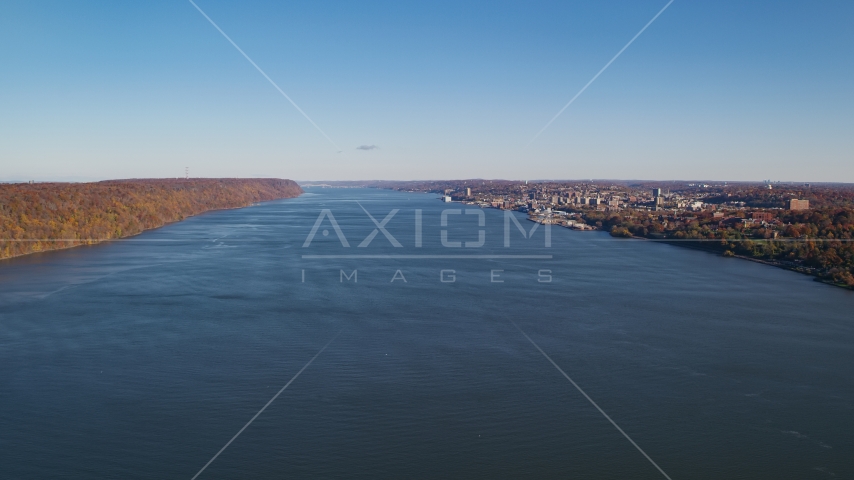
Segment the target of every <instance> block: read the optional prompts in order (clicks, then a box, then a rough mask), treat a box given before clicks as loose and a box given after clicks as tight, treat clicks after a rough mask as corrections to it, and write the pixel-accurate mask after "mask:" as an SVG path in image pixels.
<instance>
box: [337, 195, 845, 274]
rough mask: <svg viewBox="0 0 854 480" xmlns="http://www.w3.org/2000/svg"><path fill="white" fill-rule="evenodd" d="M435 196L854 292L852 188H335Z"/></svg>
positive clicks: (540, 221) (444, 199) (446, 200)
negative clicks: (737, 260)
mask: <svg viewBox="0 0 854 480" xmlns="http://www.w3.org/2000/svg"><path fill="white" fill-rule="evenodd" d="M330 185H335V186H364V187H373V188H389V189H394V190H399V191H407V192H429V193H435V194H437V196H438V197H439V198H440V199H441V200H443V201H445V202H461V203H464V204H470V205H477V206H479V207H482V208H499V209H503V210H517V211H520V212H524V213H526V214H527V215H528V218H529V219H530V220H531V221H535V222H539V223H549V224H553V225H558V226H563V227H566V228H571V229H575V230H605V231H607V232H609V233H610V234H611V235H612V236H615V237H627V238H644V239H651V240H659V241H667V242H673V243H674V244H679V245H682V246H687V247H692V248H700V249H703V250H707V251H713V252H716V253H720V254H722V255H724V256H738V257H742V258H747V259H751V260H755V261H760V262H763V263H768V264H771V265H775V266H779V267H783V268H788V269H791V270H795V271H798V272H802V273H806V274H809V275H813V276H815V277H817V279H819V280H821V281H824V282H827V283H831V284H834V285H838V286H843V287H848V288H852V287H854V243H852V239H854V185H849V184H810V183H792V182H788V183H783V182H772V181H765V182H762V183H731V182H670V181H668V182H647V181H644V182H620V181H536V182H528V181H507V180H477V179H476V180H454V181H412V182H392V181H375V182H330Z"/></svg>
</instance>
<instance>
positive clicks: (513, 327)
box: [0, 187, 854, 480]
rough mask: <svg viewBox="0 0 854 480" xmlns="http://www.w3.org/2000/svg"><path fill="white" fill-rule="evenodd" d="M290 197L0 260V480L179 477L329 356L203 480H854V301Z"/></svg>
mask: <svg viewBox="0 0 854 480" xmlns="http://www.w3.org/2000/svg"><path fill="white" fill-rule="evenodd" d="M306 191H307V193H306V194H305V195H303V196H301V197H299V198H295V199H288V200H281V201H275V202H268V203H264V204H260V205H256V206H252V207H249V208H244V209H238V210H228V211H218V212H210V213H207V214H204V215H200V216H197V217H193V218H190V219H187V220H185V221H183V222H180V223H176V224H172V225H169V226H166V227H163V228H160V229H158V230H153V231H149V232H145V233H143V234H142V235H139V236H137V237H134V238H130V239H126V240H122V241H115V242H110V243H104V244H101V245H97V246H92V247H81V248H75V249H70V250H65V251H58V252H49V253H45V254H38V255H31V256H27V257H21V258H16V259H12V260H7V261H3V262H0V478H4V479H6V478H87V479H116V478H150V479H171V478H175V479H182V478H183V479H190V478H192V477H193V476H194V475H196V474H197V473H198V472H199V471H200V469H202V467H204V466H205V464H207V463H208V461H209V460H211V458H212V457H213V456H214V455H215V454H217V452H218V451H220V449H222V448H223V446H224V445H226V443H227V442H228V441H229V440H230V439H232V437H234V435H235V434H236V433H238V431H240V429H241V428H243V427H244V425H246V424H247V422H248V421H249V420H250V419H252V417H253V416H254V415H255V414H256V413H258V411H259V410H261V408H262V407H264V405H265V404H267V402H268V401H270V399H271V398H273V396H274V395H276V393H277V392H279V391H280V389H281V388H282V387H283V386H285V385H286V384H287V383H288V382H289V381H290V380H291V379H292V378H293V377H294V375H296V374H297V373H298V372H300V370H301V369H302V368H303V367H304V366H305V365H306V364H307V363H308V362H309V361H310V360H311V359H312V358H313V357H314V356H315V355H317V354H318V352H319V351H321V349H322V348H323V347H324V345H327V344H328V347H327V348H326V349H325V350H323V351H322V353H320V354H319V355H317V357H316V359H315V360H314V362H313V363H311V364H310V365H309V366H308V367H307V368H305V369H304V370H303V371H302V373H301V374H300V375H299V376H298V377H297V378H296V379H294V380H293V382H291V383H290V384H289V385H288V387H287V388H286V389H285V390H284V391H282V393H281V395H280V396H278V397H277V398H276V399H275V401H273V402H272V403H271V404H270V405H269V406H268V407H267V408H266V410H264V411H263V412H262V413H261V414H260V415H259V416H258V417H257V418H256V419H255V420H254V422H253V423H251V424H250V425H249V426H248V427H247V428H246V429H245V430H243V431H242V433H241V434H240V435H239V436H238V437H237V438H236V439H235V440H234V441H233V442H232V443H231V444H230V445H229V446H228V448H227V449H225V450H224V451H222V453H221V454H220V455H219V456H218V457H217V458H216V459H215V460H214V461H213V462H211V463H210V465H209V466H208V467H207V468H206V469H205V470H204V471H203V472H201V474H200V475H199V476H198V478H199V479H207V478H211V479H213V478H333V477H336V478H337V477H357V478H378V477H380V478H519V477H529V478H596V479H598V478H638V479H656V478H665V477H664V475H663V474H662V472H661V471H659V470H658V469H657V468H656V467H655V466H654V465H653V463H652V461H654V462H655V464H657V465H658V466H659V467H660V468H661V470H662V471H663V472H666V474H667V475H669V476H670V477H671V478H673V479H674V480H676V479H687V478H692V479H701V478H708V479H723V478H726V479H735V478H743V479H765V478H767V479H779V478H797V479H804V478H816V479H821V478H854V314H852V312H854V292H851V291H846V290H843V289H839V288H835V287H831V286H827V285H823V284H820V283H817V282H814V281H812V279H811V278H810V277H807V276H804V275H800V274H796V273H793V272H788V271H785V270H782V269H777V268H773V267H769V266H765V265H761V264H757V263H753V262H748V261H743V260H738V259H731V258H723V257H720V256H716V255H712V254H709V253H705V252H701V251H695V250H691V249H685V248H680V247H674V246H671V245H666V244H662V243H656V242H650V241H639V240H626V239H616V238H611V237H610V236H609V235H607V234H606V233H603V232H577V231H570V230H567V229H564V228H559V227H554V228H552V229H551V230H550V231H549V234H550V237H551V238H550V243H551V244H550V246H547V245H546V235H545V234H546V228H545V227H543V226H540V227H538V229H537V230H536V231H534V232H533V233H532V234H531V235H530V236H529V238H527V239H526V238H524V236H523V234H522V233H521V231H520V229H519V227H517V225H516V222H518V223H519V225H520V226H521V227H522V228H523V229H524V230H525V231H526V232H527V231H529V230H530V229H531V227H533V226H534V224H533V223H531V222H528V221H527V220H525V218H524V216H522V215H520V214H515V213H514V214H511V215H512V216H513V217H514V218H513V219H510V218H509V217H508V218H505V213H504V212H502V211H499V210H494V209H486V210H481V209H479V208H476V207H466V206H463V205H460V204H445V203H442V202H440V201H439V200H438V199H437V198H436V196H435V195H428V194H416V193H400V192H392V191H384V190H369V189H329V188H317V187H315V188H307V189H306ZM395 209H397V212H396V213H394V214H393V215H392V214H391V213H392V212H393V211H394V210H395ZM444 210H448V211H446V212H445V214H444V216H443V213H442V212H443V211H444ZM457 210H460V212H457ZM366 211H367V212H368V213H370V215H371V216H372V217H373V218H374V220H371V218H370V217H369V216H368V214H366ZM469 211H470V213H465V212H469ZM514 219H515V221H514ZM375 222H376V223H375ZM443 224H444V225H446V226H443ZM315 225H317V228H316V229H313V227H314V226H315ZM377 225H381V226H382V229H380V228H377ZM419 225H420V226H419ZM481 225H482V226H481ZM505 225H506V227H508V228H506V227H505ZM335 227H338V228H337V229H336V228H335ZM383 229H384V230H385V232H384V231H383ZM374 230H376V233H374V234H373V237H372V238H371V234H372V232H374ZM312 231H313V232H314V234H313V235H312ZM443 231H444V233H443ZM339 232H340V235H339ZM386 232H387V233H388V236H386ZM389 237H391V238H389ZM392 239H393V241H392ZM345 242H346V244H347V245H349V246H344V243H345ZM457 242H459V246H457V245H458V243H457ZM505 242H508V243H509V246H505V245H506V243H505ZM394 244H397V245H399V246H394ZM419 244H420V246H418V245H419ZM481 244H482V245H481ZM360 245H362V246H360ZM354 272H355V273H354ZM522 332H524V334H523V333H522ZM525 334H526V335H527V337H529V338H530V341H529V340H528V338H526V336H525ZM336 335H337V336H336ZM330 340H331V341H332V342H331V343H329V342H330ZM534 344H536V345H537V346H539V348H540V349H542V352H540V351H539V350H538V349H537V348H536V347H535V345H534ZM546 355H547V356H548V358H547V357H546ZM549 358H550V359H551V360H552V361H553V362H554V364H552V363H551V362H550V360H549ZM555 365H557V366H558V367H560V368H561V369H562V370H563V372H565V374H566V375H567V376H568V377H569V378H571V379H572V381H574V382H575V384H577V386H578V388H576V387H575V386H574V385H573V383H571V382H570V381H569V380H568V379H567V377H566V376H564V374H562V373H561V371H559V370H558V369H557V368H556V367H555ZM579 389H581V390H583V391H584V393H586V394H587V396H589V399H588V398H586V397H585V396H584V395H583V394H582V393H581V391H580V390H579ZM592 402H595V404H596V405H598V407H599V408H601V410H602V411H603V412H605V413H606V414H607V415H608V416H609V417H610V419H611V420H613V422H614V423H616V425H618V426H619V427H620V428H621V429H622V430H623V432H625V435H626V436H624V435H623V433H621V432H620V430H618V429H617V428H615V426H614V425H613V424H612V423H611V422H610V421H609V420H608V418H606V417H605V416H604V415H603V413H601V412H600V410H598V409H597V408H596V406H594V404H593V403H592ZM627 436H628V437H629V438H631V440H633V441H634V442H635V443H636V444H637V447H638V448H636V447H635V445H633V444H632V443H631V442H630V441H629V440H628V439H627ZM640 449H642V450H643V452H645V453H646V455H648V457H649V459H648V458H647V457H646V456H644V455H643V454H642V452H641V451H640ZM650 459H651V460H650Z"/></svg>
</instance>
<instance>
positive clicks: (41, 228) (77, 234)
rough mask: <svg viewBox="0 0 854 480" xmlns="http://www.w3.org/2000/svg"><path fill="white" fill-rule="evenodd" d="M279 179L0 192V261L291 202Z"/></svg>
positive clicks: (22, 187)
mask: <svg viewBox="0 0 854 480" xmlns="http://www.w3.org/2000/svg"><path fill="white" fill-rule="evenodd" d="M302 193H303V190H302V188H300V186H299V185H298V184H297V183H296V182H294V181H292V180H284V179H271V178H256V179H237V178H222V179H205V178H201V179H132V180H109V181H104V182H94V183H24V184H3V185H0V260H2V259H7V258H13V257H19V256H22V255H28V254H32V253H38V252H46V251H53V250H63V249H67V248H73V247H77V246H81V245H94V244H97V243H101V242H104V241H108V240H116V239H121V238H127V237H131V236H134V235H138V234H140V233H142V232H144V231H146V230H151V229H154V228H159V227H162V226H164V225H167V224H170V223H174V222H178V221H181V220H184V219H185V218H188V217H191V216H194V215H199V214H201V213H205V212H209V211H213V210H224V209H232V208H242V207H247V206H250V205H252V204H255V203H258V202H263V201H269V200H277V199H281V198H293V197H296V196H299V195H300V194H302Z"/></svg>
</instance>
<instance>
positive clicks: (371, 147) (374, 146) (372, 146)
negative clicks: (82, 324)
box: [356, 145, 380, 150]
mask: <svg viewBox="0 0 854 480" xmlns="http://www.w3.org/2000/svg"><path fill="white" fill-rule="evenodd" d="M379 149H380V147H378V146H376V145H359V146H358V147H356V150H379Z"/></svg>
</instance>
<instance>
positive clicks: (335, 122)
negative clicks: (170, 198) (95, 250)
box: [0, 0, 854, 182]
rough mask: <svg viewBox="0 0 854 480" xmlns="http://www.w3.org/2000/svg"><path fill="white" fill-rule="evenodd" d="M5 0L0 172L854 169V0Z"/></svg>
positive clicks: (394, 176) (414, 175)
mask: <svg viewBox="0 0 854 480" xmlns="http://www.w3.org/2000/svg"><path fill="white" fill-rule="evenodd" d="M194 1H195V3H196V4H197V5H198V6H199V7H200V8H201V9H203V10H204V12H205V13H206V14H207V15H209V16H210V18H211V19H212V20H213V21H215V22H216V23H217V24H218V25H219V27H220V28H222V30H223V31H224V32H225V33H227V34H228V36H229V37H230V38H231V39H232V40H233V41H234V42H235V43H236V44H237V45H239V47H240V48H241V49H242V50H243V51H244V52H245V53H246V54H247V55H248V56H249V57H251V58H252V60H253V61H254V62H256V63H257V65H258V66H259V68H261V69H263V71H264V72H265V73H266V74H267V75H269V77H270V79H271V80H272V81H274V82H275V83H276V84H277V85H278V86H279V87H281V89H282V91H283V92H286V94H287V95H288V96H289V97H290V98H291V99H292V100H293V101H294V103H295V104H297V105H299V107H300V108H301V109H302V110H304V112H305V113H306V114H307V116H308V117H310V118H311V120H312V121H314V122H315V123H316V124H317V126H318V127H319V129H322V131H323V133H325V134H326V135H328V137H329V140H331V141H332V142H334V144H335V145H336V146H339V147H340V153H339V152H338V149H336V148H335V147H333V145H332V144H331V143H330V141H327V139H326V138H324V136H323V135H322V134H321V133H320V132H319V131H318V129H316V128H315V127H314V126H313V125H312V124H311V123H310V122H309V121H308V120H307V119H306V118H305V117H304V116H303V115H301V114H300V112H298V111H297V110H296V109H295V108H294V107H293V106H292V105H291V104H289V103H288V101H287V100H286V99H285V98H283V97H282V95H281V94H280V93H279V92H277V91H276V89H275V88H274V87H273V86H272V85H271V84H270V83H268V81H267V80H266V79H265V78H264V77H263V76H262V75H261V74H260V73H259V71H257V70H256V69H255V68H254V67H253V66H252V65H251V64H250V63H249V62H248V61H247V60H246V58H244V57H243V56H242V55H241V54H240V53H239V52H238V51H237V50H236V49H235V48H234V47H233V46H232V45H231V44H229V42H228V41H227V40H226V39H225V38H223V36H222V35H221V34H220V33H219V32H217V30H216V29H215V28H214V27H213V26H212V25H211V24H210V23H208V21H207V20H206V19H205V18H204V17H203V16H202V15H201V14H200V13H199V11H197V10H196V8H194V7H193V5H192V4H191V3H189V2H187V1H183V0H178V1H162V2H144V3H128V2H121V3H96V2H74V3H72V2H60V1H39V2H26V1H21V0H12V1H8V2H5V3H4V8H3V15H2V16H0V64H2V65H3V75H0V112H2V113H0V131H2V132H3V136H2V141H0V158H2V159H3V160H2V162H0V165H2V167H3V168H2V170H0V180H28V179H34V180H95V179H107V178H131V177H137V178H138V177H180V176H183V175H184V168H185V167H189V169H190V175H191V176H194V177H200V176H203V177H254V176H263V177H284V178H292V179H297V180H299V179H303V180H366V179H388V180H417V179H439V178H493V179H498V178H505V179H585V178H596V179H604V178H614V179H635V178H636V179H650V180H652V179H661V180H674V179H687V180H692V179H693V180H728V181H759V180H762V179H773V180H781V181H809V182H854V162H852V161H851V160H852V152H854V148H852V147H854V140H852V138H854V135H851V132H852V130H854V128H852V127H854V93H853V92H852V88H851V85H850V83H851V80H850V79H851V78H854V55H852V54H851V52H852V50H854V49H852V47H854V30H852V29H851V28H850V25H851V24H852V21H854V3H851V2H846V1H842V0H834V1H826V2H820V3H816V2H807V1H805V0H799V1H794V0H788V1H774V2H771V1H762V2H752V3H749V4H747V3H745V2H740V1H735V0H723V1H711V0H699V1H688V0H675V1H674V2H673V3H672V5H670V6H669V8H668V9H667V10H666V11H664V12H663V13H662V14H661V16H660V17H659V18H657V19H656V20H655V22H654V23H653V24H651V25H650V26H649V28H648V29H647V30H646V31H645V32H644V33H643V34H642V35H640V36H639V37H638V38H637V40H636V41H634V43H632V44H631V45H630V46H629V47H628V48H627V49H626V50H625V51H624V52H623V54H622V55H621V56H620V57H619V58H617V59H616V60H615V61H614V62H613V64H611V65H610V66H609V68H608V69H607V70H606V71H604V72H603V73H602V75H601V76H600V77H599V78H598V79H597V80H596V81H595V82H594V83H592V84H591V85H590V87H589V88H588V89H587V90H586V91H584V92H583V94H581V95H580V96H579V97H578V99H577V100H576V101H575V102H574V103H573V104H572V105H571V106H570V107H569V108H568V109H567V110H566V111H565V112H563V114H562V115H561V116H560V117H559V118H557V119H556V120H555V121H554V123H552V124H551V125H550V126H549V128H548V129H546V130H545V131H544V132H543V133H542V134H541V135H540V136H539V137H538V138H537V139H536V141H534V142H533V143H532V144H531V145H530V146H528V142H529V141H530V140H531V138H532V137H533V136H534V135H535V134H536V133H537V132H538V131H539V130H540V129H541V128H542V127H543V126H544V125H545V124H546V122H548V121H549V119H551V118H552V117H553V116H554V115H555V113H557V111H558V110H560V109H561V108H562V107H563V106H564V105H565V104H566V103H567V102H568V101H569V100H570V99H571V98H572V97H573V96H574V95H576V94H577V93H578V92H579V90H580V89H581V88H582V87H583V86H584V85H585V84H586V83H587V82H588V81H589V80H590V79H591V77H593V76H594V75H595V74H596V73H597V72H598V71H599V70H600V69H601V68H602V67H603V66H604V65H605V64H606V62H608V61H609V60H610V59H611V58H612V57H613V56H614V55H615V54H616V53H617V52H618V51H619V50H620V49H621V48H623V46H624V45H626V42H628V41H629V40H630V39H631V38H632V37H633V36H634V35H635V34H636V33H638V31H639V30H640V29H641V28H642V27H643V26H644V25H645V24H646V23H647V22H649V21H650V19H651V18H652V17H653V16H654V15H655V14H656V13H657V12H659V11H660V10H661V9H662V7H664V6H665V4H666V3H667V0H638V1H616V0H614V1H608V2H593V1H589V0H587V1H571V2H536V3H533V4H532V3H522V2H519V3H501V4H498V3H496V2H485V1H479V2H465V3H457V2H449V1H440V2H433V3H429V4H400V3H397V2H390V1H386V2H382V1H372V2H366V3H360V4H358V5H357V4H337V3H331V2H329V3H326V2H323V3H321V2H303V3H300V4H296V5H286V4H279V3H277V2H263V1H248V2H227V1H223V0H194Z"/></svg>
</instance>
